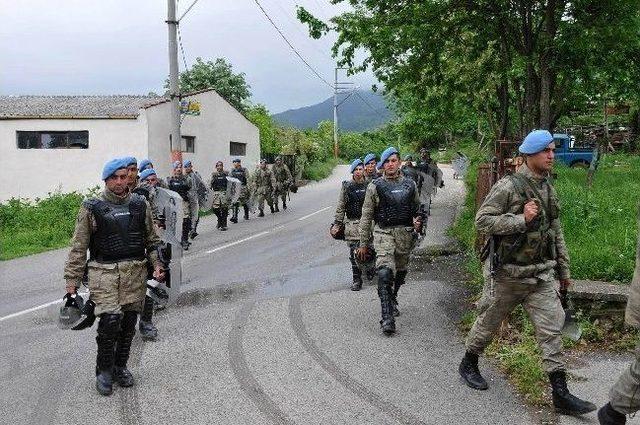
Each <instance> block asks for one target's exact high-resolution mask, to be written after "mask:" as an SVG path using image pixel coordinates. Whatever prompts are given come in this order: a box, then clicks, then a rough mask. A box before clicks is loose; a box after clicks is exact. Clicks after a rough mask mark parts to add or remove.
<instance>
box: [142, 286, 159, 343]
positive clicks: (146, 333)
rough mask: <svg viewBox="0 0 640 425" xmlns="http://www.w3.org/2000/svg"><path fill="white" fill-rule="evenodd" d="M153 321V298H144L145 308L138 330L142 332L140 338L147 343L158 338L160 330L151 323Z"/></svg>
mask: <svg viewBox="0 0 640 425" xmlns="http://www.w3.org/2000/svg"><path fill="white" fill-rule="evenodd" d="M152 319H153V298H151V297H150V296H148V295H147V296H145V297H144V306H143V307H142V314H141V315H140V323H139V324H138V329H139V330H140V336H141V337H142V339H144V340H145V341H155V340H156V338H158V329H157V328H156V327H155V326H154V325H153V322H152V321H151V320H152Z"/></svg>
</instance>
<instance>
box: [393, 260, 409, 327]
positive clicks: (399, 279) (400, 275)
mask: <svg viewBox="0 0 640 425" xmlns="http://www.w3.org/2000/svg"><path fill="white" fill-rule="evenodd" d="M406 277H407V271H406V270H398V271H397V272H396V280H395V282H394V285H393V297H392V299H393V315H394V316H395V317H398V316H400V310H398V290H399V289H400V287H401V286H402V285H404V283H405V282H404V280H405V278H406Z"/></svg>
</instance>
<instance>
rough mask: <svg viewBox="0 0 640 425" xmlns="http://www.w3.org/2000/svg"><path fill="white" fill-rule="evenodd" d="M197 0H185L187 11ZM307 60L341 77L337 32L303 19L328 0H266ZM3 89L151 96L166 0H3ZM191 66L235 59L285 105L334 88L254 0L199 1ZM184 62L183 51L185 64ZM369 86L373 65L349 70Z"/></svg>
mask: <svg viewBox="0 0 640 425" xmlns="http://www.w3.org/2000/svg"><path fill="white" fill-rule="evenodd" d="M192 1H193V0H181V1H180V2H179V5H178V16H180V15H181V13H182V11H184V10H185V9H186V8H187V7H188V5H190V4H191V3H192ZM261 3H262V5H263V6H264V8H265V9H266V10H267V12H268V13H269V15H270V16H271V17H272V19H273V20H274V21H275V22H276V24H277V25H278V26H279V27H280V28H281V29H282V31H283V32H284V34H285V35H286V36H287V38H289V40H290V41H291V42H292V44H293V45H294V46H295V47H296V48H297V49H298V51H299V52H300V53H301V54H302V56H303V57H305V59H307V60H308V62H309V63H311V65H312V66H313V67H314V68H316V69H317V71H318V72H319V73H320V74H321V75H322V76H323V77H324V78H325V79H326V80H328V81H332V80H333V68H334V66H335V60H334V59H332V58H331V54H330V47H331V45H332V40H333V37H331V38H327V39H321V40H312V39H310V38H309V37H308V36H307V35H306V30H305V27H304V26H303V25H302V24H300V23H298V21H297V19H296V18H295V5H296V4H299V5H303V6H305V7H306V8H307V9H308V10H310V11H311V12H312V13H314V14H316V15H317V16H318V17H321V18H325V19H326V18H328V17H330V16H333V15H334V14H336V13H337V11H338V9H337V7H336V6H333V5H331V4H330V3H329V0H261ZM0 11H2V17H3V20H2V25H0V94H3V95H7V94H16V95H17V94H147V93H148V92H150V91H154V92H157V93H162V92H163V88H162V86H163V83H164V80H165V78H166V76H167V74H168V69H169V65H168V52H167V25H166V23H165V22H164V21H165V20H166V15H167V2H166V1H165V0H55V1H51V0H21V1H15V0H0ZM181 33H182V42H183V46H184V49H185V56H186V60H187V65H189V66H190V65H191V64H192V63H193V61H194V60H195V58H196V57H198V56H200V57H202V58H203V59H213V58H216V57H224V58H227V59H228V60H229V61H230V62H231V63H232V64H233V66H234V70H235V71H242V72H244V73H245V74H246V76H247V81H248V82H249V84H250V85H251V92H252V93H253V98H252V101H253V102H255V103H264V104H266V105H267V107H268V108H269V109H270V111H271V112H273V113H275V112H280V111H283V110H286V109H290V108H296V107H300V106H305V105H309V104H313V103H317V102H319V101H322V100H324V99H326V98H327V97H329V96H330V95H331V89H330V88H329V87H327V86H326V85H324V83H323V82H322V81H320V80H319V79H318V78H317V77H315V76H314V75H313V74H312V73H311V72H310V71H309V70H308V69H307V68H306V67H305V66H304V65H303V64H302V62H301V61H300V60H299V59H298V58H297V57H296V56H295V55H294V54H293V52H292V51H291V50H290V49H289V47H288V46H287V45H286V44H285V42H284V41H283V40H282V39H281V38H280V36H279V35H278V33H277V32H276V30H275V29H274V28H273V27H272V26H271V25H270V24H269V22H268V21H267V20H266V18H265V17H264V15H262V13H261V12H260V10H259V9H258V7H257V5H256V4H255V2H254V0H199V1H198V3H197V4H196V5H195V6H194V8H193V9H192V10H191V11H190V12H189V14H188V15H187V16H186V17H185V18H184V20H183V21H182V22H181ZM183 68H184V64H183V62H182V57H180V69H181V70H183ZM349 81H353V82H356V83H357V84H359V85H360V86H361V87H362V88H369V87H370V86H371V84H372V83H374V82H375V79H374V77H373V76H372V75H371V74H370V73H369V74H365V75H358V76H353V77H349Z"/></svg>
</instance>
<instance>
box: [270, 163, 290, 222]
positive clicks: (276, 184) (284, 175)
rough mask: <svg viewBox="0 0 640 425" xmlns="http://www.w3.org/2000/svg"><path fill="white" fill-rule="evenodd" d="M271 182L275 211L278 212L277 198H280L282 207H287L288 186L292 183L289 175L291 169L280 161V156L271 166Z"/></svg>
mask: <svg viewBox="0 0 640 425" xmlns="http://www.w3.org/2000/svg"><path fill="white" fill-rule="evenodd" d="M271 176H272V179H273V180H272V184H273V188H274V194H273V203H274V206H273V208H274V210H275V212H279V211H280V208H278V202H279V199H278V198H282V208H283V209H285V210H286V209H287V194H288V193H289V186H291V183H293V177H291V171H289V167H287V164H285V163H284V162H282V158H281V157H279V156H278V157H276V162H275V164H273V167H271Z"/></svg>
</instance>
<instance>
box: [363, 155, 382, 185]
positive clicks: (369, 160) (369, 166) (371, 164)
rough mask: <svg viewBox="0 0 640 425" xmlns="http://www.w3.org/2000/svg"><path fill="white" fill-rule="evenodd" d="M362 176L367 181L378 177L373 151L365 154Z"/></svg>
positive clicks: (369, 181)
mask: <svg viewBox="0 0 640 425" xmlns="http://www.w3.org/2000/svg"><path fill="white" fill-rule="evenodd" d="M362 162H363V163H364V178H365V180H366V181H367V183H371V181H372V180H373V179H376V178H378V177H380V175H379V174H378V169H377V167H376V155H375V154H373V153H368V154H367V155H365V157H364V160H363V161H362Z"/></svg>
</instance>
